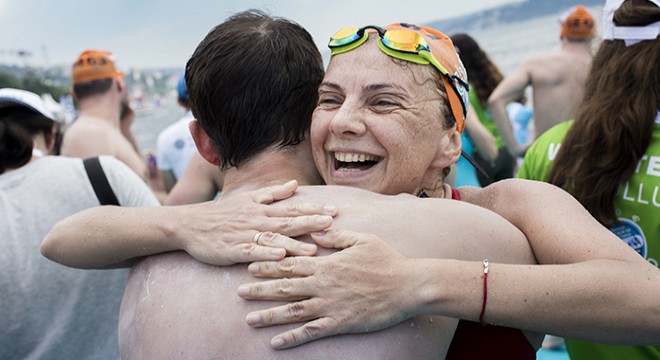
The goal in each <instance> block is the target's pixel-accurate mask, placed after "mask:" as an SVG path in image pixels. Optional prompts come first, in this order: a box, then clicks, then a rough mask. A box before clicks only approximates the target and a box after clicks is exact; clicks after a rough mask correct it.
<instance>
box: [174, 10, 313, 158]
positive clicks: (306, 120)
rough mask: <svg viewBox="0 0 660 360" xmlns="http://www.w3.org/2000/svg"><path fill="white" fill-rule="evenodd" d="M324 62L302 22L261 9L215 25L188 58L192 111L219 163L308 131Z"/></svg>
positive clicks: (281, 143) (290, 142) (296, 138)
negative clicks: (264, 11)
mask: <svg viewBox="0 0 660 360" xmlns="http://www.w3.org/2000/svg"><path fill="white" fill-rule="evenodd" d="M323 74H324V71H323V61H322V59H321V54H320V53H319V51H318V49H317V47H316V45H315V44H314V41H313V39H312V36H311V35H310V34H309V33H308V32H307V31H306V30H305V29H304V28H303V27H302V26H300V25H298V24H296V23H294V22H292V21H289V20H286V19H282V18H276V17H271V16H269V15H266V14H265V13H263V12H261V11H257V10H248V11H245V12H240V13H237V14H235V15H233V16H232V17H230V18H229V19H227V21H225V22H223V23H222V24H220V25H218V26H216V27H215V28H213V29H212V30H211V31H210V32H209V33H208V34H207V35H206V37H205V38H204V40H202V42H201V43H200V44H199V45H198V46H197V49H195V52H194V53H193V55H192V57H191V58H190V60H189V61H188V63H187V65H186V84H187V85H188V95H189V97H190V106H191V109H192V112H193V114H194V115H195V118H196V119H197V121H199V124H200V126H201V127H202V129H204V131H205V132H206V133H207V134H208V135H209V137H210V138H211V140H212V142H213V145H214V148H215V151H216V153H217V154H218V156H219V158H220V161H221V162H222V167H223V168H226V167H230V166H239V165H240V164H241V163H243V162H244V161H246V160H249V159H250V158H251V157H252V156H254V155H256V154H258V153H259V152H261V151H263V150H264V149H266V148H268V147H270V146H273V145H275V146H279V147H285V146H289V145H296V144H298V143H300V142H301V141H302V140H303V139H304V137H305V136H306V135H307V134H308V132H309V128H310V124H311V117H312V112H313V111H314V108H315V107H316V102H317V99H318V87H319V85H320V84H321V80H322V79H323Z"/></svg>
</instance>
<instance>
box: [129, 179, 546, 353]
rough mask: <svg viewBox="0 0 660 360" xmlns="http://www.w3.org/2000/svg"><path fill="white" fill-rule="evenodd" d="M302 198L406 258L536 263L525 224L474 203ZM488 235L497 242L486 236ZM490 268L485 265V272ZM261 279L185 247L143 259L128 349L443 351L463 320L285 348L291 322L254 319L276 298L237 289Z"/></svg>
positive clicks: (135, 278)
mask: <svg viewBox="0 0 660 360" xmlns="http://www.w3.org/2000/svg"><path fill="white" fill-rule="evenodd" d="M292 199H293V201H320V202H327V203H333V204H336V205H338V206H339V215H338V217H337V218H336V219H335V223H334V224H335V225H334V227H336V228H346V229H351V230H357V231H364V232H372V233H375V234H376V235H378V236H380V237H382V238H383V239H384V240H385V241H387V242H388V244H389V245H390V246H392V247H393V248H394V249H396V250H398V251H400V252H401V253H403V254H404V255H406V256H416V257H444V258H457V259H469V260H482V259H484V258H488V259H489V260H491V261H494V262H505V263H512V262H515V263H534V262H535V260H534V256H533V254H532V252H531V250H530V248H529V246H528V244H527V241H526V239H525V238H524V235H523V234H522V233H521V232H520V231H518V230H517V229H516V228H515V227H513V226H512V225H511V224H509V223H508V222H506V221H504V220H503V219H502V218H500V217H499V216H498V215H496V214H494V213H492V212H489V211H487V210H484V209H481V208H477V207H474V206H472V205H469V204H466V203H462V202H458V201H452V200H447V199H424V200H420V199H417V198H414V197H412V196H410V195H399V196H382V195H378V194H374V193H370V192H366V191H363V190H359V189H353V188H343V187H342V188H339V187H331V186H326V187H302V188H300V189H299V191H298V193H296V195H295V196H294V197H293V198H292ZM220 201H222V200H220ZM342 204H343V206H341V205H342ZM475 219H478V221H479V223H480V225H481V226H479V229H477V227H475V226H473V223H474V221H475ZM484 237H487V238H489V239H491V240H490V241H488V242H483V241H480V240H482V239H483V238H484ZM324 253H325V254H327V253H328V251H324ZM337 266H339V267H340V266H341V264H337ZM382 266H383V271H391V272H392V273H393V274H394V273H396V272H400V271H402V269H388V268H387V264H382ZM481 270H482V269H478V268H476V269H475V277H479V275H480V271H481ZM254 281H255V278H253V277H251V276H250V275H249V274H248V273H247V271H246V266H245V265H235V266H230V267H213V266H209V265H205V264H202V263H200V262H197V261H196V260H194V259H193V258H191V257H189V256H188V255H187V254H185V253H182V252H177V253H169V254H163V255H159V256H152V257H149V258H147V259H145V260H143V261H142V262H140V263H138V264H137V265H135V266H134V267H133V270H132V272H131V275H130V277H129V281H128V284H127V288H126V293H125V296H124V300H123V303H122V309H121V314H120V346H121V350H122V356H123V357H124V358H130V359H133V358H163V357H168V356H170V357H171V356H172V354H177V357H180V358H198V359H202V358H217V357H226V358H243V359H264V358H269V359H276V358H292V357H294V356H298V357H303V358H309V357H311V356H315V357H316V356H322V357H324V358H359V359H403V358H415V359H428V358H443V357H444V354H445V353H446V351H447V349H448V346H449V343H450V341H451V338H452V336H453V332H454V329H455V326H456V323H457V322H456V320H454V319H447V318H443V317H431V316H421V317H417V318H412V319H409V320H407V321H404V322H403V323H401V324H399V325H397V326H395V327H392V328H390V329H387V330H383V331H379V332H375V333H369V334H362V335H342V336H335V337H331V338H327V339H323V340H320V341H316V342H313V343H310V344H307V345H304V346H301V347H298V348H294V349H290V350H286V351H275V350H273V349H272V348H271V346H270V339H271V338H272V337H273V336H274V335H275V334H277V333H279V332H282V331H283V330H284V328H283V327H273V328H267V329H254V328H251V327H249V326H248V325H247V324H246V323H245V316H246V315H247V314H248V313H249V312H251V311H254V310H258V309H262V308H264V307H265V306H270V305H273V303H272V302H271V303H268V304H266V303H264V302H256V301H253V302H248V301H245V300H242V299H240V298H239V297H238V296H237V288H238V286H239V285H240V284H242V283H246V282H254ZM475 292H476V293H475V298H476V299H477V301H476V303H479V304H480V297H481V296H482V293H481V287H480V286H477V288H475ZM477 306H478V305H475V308H476V307H477Z"/></svg>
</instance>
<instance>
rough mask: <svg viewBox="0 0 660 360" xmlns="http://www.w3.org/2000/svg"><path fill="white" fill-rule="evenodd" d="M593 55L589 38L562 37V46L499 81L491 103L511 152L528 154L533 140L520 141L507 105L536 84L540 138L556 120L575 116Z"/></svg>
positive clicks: (536, 120) (536, 133)
mask: <svg viewBox="0 0 660 360" xmlns="http://www.w3.org/2000/svg"><path fill="white" fill-rule="evenodd" d="M591 59H592V54H591V43H590V42H589V41H570V40H567V39H562V48H561V50H559V51H556V52H553V53H550V54H544V55H541V56H537V57H534V58H531V59H528V60H526V61H524V62H523V63H522V64H521V65H520V66H518V67H517V68H516V69H515V70H514V71H513V72H512V73H511V74H509V75H507V76H506V77H505V78H504V80H502V82H500V84H499V85H497V87H496V88H495V90H493V93H492V94H491V95H490V97H489V98H488V105H489V107H490V110H491V113H492V115H493V120H494V121H495V124H496V125H497V128H498V130H499V132H500V134H501V135H502V139H503V140H504V143H505V144H506V146H507V149H509V152H510V153H511V154H513V155H515V156H520V155H522V154H524V152H525V151H526V147H527V146H529V144H527V145H525V144H518V143H517V142H516V140H515V138H514V135H513V128H512V126H511V122H510V119H509V117H508V114H507V111H506V105H507V104H508V103H509V102H510V101H514V100H516V99H518V98H520V97H521V96H522V95H523V94H524V92H525V89H526V88H527V86H531V87H532V98H533V107H534V139H536V138H537V137H538V136H540V135H541V134H542V133H543V132H545V131H546V130H548V129H550V128H551V127H553V126H555V125H556V124H559V123H560V122H564V121H566V120H570V119H572V118H573V117H574V116H575V112H576V110H577V107H578V105H579V103H580V101H582V94H583V92H584V83H585V81H586V79H587V74H588V73H589V69H590V67H591Z"/></svg>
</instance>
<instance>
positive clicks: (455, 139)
mask: <svg viewBox="0 0 660 360" xmlns="http://www.w3.org/2000/svg"><path fill="white" fill-rule="evenodd" d="M462 146H463V142H462V141H461V133H459V132H458V130H456V126H454V127H453V128H452V129H451V130H450V131H449V132H448V133H447V134H446V135H445V136H444V137H443V138H442V141H440V145H439V146H438V150H437V151H436V153H435V158H434V159H433V162H432V163H431V164H432V165H431V166H432V167H433V168H434V169H444V168H446V167H449V166H451V165H453V164H455V163H456V162H457V161H458V158H459V157H460V156H461V149H462Z"/></svg>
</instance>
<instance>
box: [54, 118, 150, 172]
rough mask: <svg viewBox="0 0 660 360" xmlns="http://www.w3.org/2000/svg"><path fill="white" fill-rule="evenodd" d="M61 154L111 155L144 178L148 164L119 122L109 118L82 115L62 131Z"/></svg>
mask: <svg viewBox="0 0 660 360" xmlns="http://www.w3.org/2000/svg"><path fill="white" fill-rule="evenodd" d="M61 154H62V155H64V156H70V157H79V158H82V159H85V158H88V157H92V156H99V155H111V156H114V157H116V158H117V159H118V160H120V161H122V162H123V163H124V164H126V165H128V167H130V168H131V169H133V171H135V172H136V173H137V174H138V175H140V177H142V178H143V179H146V178H147V176H148V174H147V166H146V164H145V163H144V161H143V160H142V157H141V156H140V155H139V154H138V153H137V152H136V151H135V149H134V148H133V146H132V145H131V143H130V142H129V141H128V140H127V139H126V138H125V137H124V135H123V134H122V133H121V131H120V129H119V127H118V126H113V125H112V124H111V123H110V122H108V121H106V120H104V119H100V118H96V117H92V116H84V115H81V116H80V117H79V118H78V119H76V121H75V122H74V123H73V124H72V125H71V126H70V127H69V128H68V129H67V130H66V131H65V132H64V139H63V140H62V150H61Z"/></svg>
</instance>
